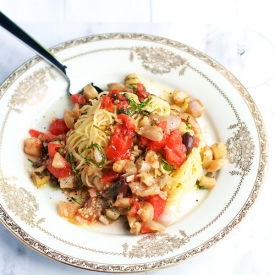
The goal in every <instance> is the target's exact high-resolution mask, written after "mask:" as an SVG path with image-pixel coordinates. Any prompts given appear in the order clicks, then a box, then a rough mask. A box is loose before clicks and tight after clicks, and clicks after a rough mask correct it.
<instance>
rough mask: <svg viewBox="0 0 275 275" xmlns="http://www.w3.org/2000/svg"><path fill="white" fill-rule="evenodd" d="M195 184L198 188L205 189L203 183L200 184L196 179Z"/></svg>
mask: <svg viewBox="0 0 275 275" xmlns="http://www.w3.org/2000/svg"><path fill="white" fill-rule="evenodd" d="M196 185H197V186H198V188H199V189H201V190H205V189H206V188H205V187H204V186H203V185H200V181H199V180H197V181H196Z"/></svg>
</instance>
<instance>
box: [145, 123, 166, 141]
mask: <svg viewBox="0 0 275 275" xmlns="http://www.w3.org/2000/svg"><path fill="white" fill-rule="evenodd" d="M140 135H141V136H143V137H146V138H148V139H150V140H153V141H161V140H162V138H163V131H162V128H160V127H158V126H144V127H142V128H140Z"/></svg>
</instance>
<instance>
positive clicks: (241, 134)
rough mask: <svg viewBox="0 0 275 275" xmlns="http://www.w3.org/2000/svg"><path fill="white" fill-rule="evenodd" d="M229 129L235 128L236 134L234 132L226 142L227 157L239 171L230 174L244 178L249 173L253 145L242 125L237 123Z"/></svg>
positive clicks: (247, 131)
mask: <svg viewBox="0 0 275 275" xmlns="http://www.w3.org/2000/svg"><path fill="white" fill-rule="evenodd" d="M229 128H230V129H234V128H237V132H234V136H233V137H231V138H229V139H228V140H227V142H226V147H227V151H228V157H229V159H230V162H231V163H234V164H235V167H236V168H238V169H239V171H235V170H234V171H231V172H230V174H231V175H241V176H245V175H247V174H248V173H249V171H250V168H251V165H252V163H253V157H254V149H255V145H254V144H253V140H252V137H251V135H250V132H249V130H248V128H247V126H246V125H245V124H244V123H238V124H237V125H232V126H230V127H229Z"/></svg>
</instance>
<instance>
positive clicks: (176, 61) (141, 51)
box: [0, 34, 267, 272]
mask: <svg viewBox="0 0 275 275" xmlns="http://www.w3.org/2000/svg"><path fill="white" fill-rule="evenodd" d="M106 39H136V40H145V41H152V42H155V43H159V44H164V45H168V46H172V47H174V48H177V49H180V50H183V51H185V52H187V53H189V54H191V55H194V56H196V57H197V58H199V59H201V60H203V61H204V62H206V63H207V64H209V65H210V66H212V67H213V68H215V69H216V70H217V71H218V72H220V73H221V74H222V75H223V76H224V77H225V78H226V79H227V80H228V81H229V82H231V83H232V84H233V86H234V87H235V88H236V89H237V90H238V91H239V92H240V94H241V95H242V97H243V98H244V100H245V101H246V103H247V104H248V106H249V109H250V110H251V112H252V111H253V115H254V116H253V118H254V121H255V125H256V127H257V131H258V133H259V137H260V145H261V160H260V168H259V171H258V174H257V180H256V183H255V185H254V187H253V190H252V192H251V196H250V197H249V199H248V201H247V202H246V204H245V205H244V206H243V207H242V209H241V210H240V211H239V213H238V215H237V216H236V217H235V219H234V220H233V221H232V222H231V223H230V224H228V225H227V226H226V227H225V228H224V229H223V230H222V231H221V232H220V233H218V234H217V235H216V236H214V237H213V238H211V239H210V240H209V241H207V242H206V243H204V244H203V245H200V246H199V247H197V248H195V249H193V250H191V251H188V252H186V253H183V254H180V255H178V256H176V257H173V258H169V259H165V260H162V261H157V262H151V263H149V264H148V263H147V264H138V265H134V266H131V265H125V266H121V265H118V266H109V265H108V266H105V265H101V264H98V263H90V262H85V264H84V262H83V261H82V260H80V261H78V260H77V259H74V258H72V257H68V256H66V255H63V254H60V253H59V252H57V251H54V250H52V249H50V248H48V247H46V246H44V245H42V244H41V243H39V242H37V241H35V240H33V239H32V238H31V237H30V236H28V234H27V233H26V232H25V231H23V230H22V229H20V228H18V227H17V225H16V224H15V223H14V221H13V220H12V219H11V217H9V216H8V215H7V214H6V212H5V211H4V209H2V208H0V209H1V211H0V218H1V220H3V222H4V224H5V225H6V226H7V228H8V229H9V230H11V231H12V233H14V234H15V235H17V236H18V237H19V238H20V239H21V240H23V241H24V242H25V243H26V244H28V245H30V246H31V247H32V248H34V249H36V250H38V251H39V252H42V253H43V254H45V255H46V256H49V257H50V258H53V259H56V260H58V261H61V262H64V263H67V264H71V265H74V266H78V267H81V268H86V269H92V270H96V271H105V272H137V271H145V270H150V269H155V268H160V267H166V266H170V265H173V264H175V263H178V262H182V261H184V260H186V259H188V258H190V257H192V256H194V255H196V254H198V253H200V252H202V251H204V250H205V249H207V248H209V247H211V246H212V245H213V244H214V243H216V242H217V241H219V240H220V239H222V238H223V237H224V236H225V235H227V234H228V233H229V232H230V231H231V230H232V229H233V228H234V227H235V225H236V224H238V223H239V222H240V221H241V220H242V218H243V217H244V216H245V214H246V212H247V211H248V210H249V209H250V207H251V205H252V204H253V203H254V202H255V199H256V198H257V196H258V193H259V189H260V186H261V184H262V182H263V176H264V172H265V166H266V163H267V153H266V151H267V150H266V134H265V131H264V129H263V127H262V125H263V122H262V119H261V115H260V113H259V111H258V109H257V107H256V106H255V103H254V102H253V100H252V98H251V96H250V95H249V94H248V92H247V91H246V90H245V89H244V87H243V86H242V85H241V84H240V83H239V81H238V80H237V79H235V78H234V77H233V76H232V75H231V74H230V73H229V72H228V71H227V70H226V69H224V68H223V67H222V66H221V65H220V64H218V63H217V62H215V61H214V60H212V59H211V58H210V57H207V56H206V55H204V54H203V53H201V52H199V51H197V50H195V49H193V48H191V47H188V46H186V45H184V44H182V43H179V42H176V41H172V40H168V39H165V38H161V37H156V36H151V35H141V34H104V35H96V36H89V37H84V38H80V39H76V40H72V41H68V42H65V43H62V44H61V45H58V46H56V47H54V48H53V49H52V52H54V53H55V52H59V51H61V50H64V49H67V48H70V47H73V46H76V45H81V44H83V43H88V42H92V41H100V40H106ZM124 49H125V48H124ZM128 50H129V49H128ZM90 53H91V52H90ZM90 53H89V52H87V53H83V54H90ZM161 54H162V55H163V54H164V55H166V56H167V59H169V60H171V57H173V58H172V60H173V62H170V64H168V66H159V67H156V66H153V67H152V66H150V64H152V63H153V64H155V62H152V59H154V61H156V60H157V59H158V58H159V55H161ZM135 55H137V56H138V58H139V59H141V60H142V65H143V67H144V68H145V69H146V70H150V71H151V72H152V73H156V74H163V73H167V72H169V70H171V69H176V68H181V69H180V71H179V75H183V74H184V72H185V70H186V69H187V68H190V69H193V70H194V71H196V72H197V73H199V74H200V75H201V76H202V77H204V78H205V79H206V80H207V81H209V82H210V83H211V84H212V85H213V86H214V87H215V88H216V89H217V90H218V91H219V92H220V93H221V94H222V95H223V96H224V97H225V98H226V99H227V100H228V102H229V104H230V106H231V107H232V109H233V111H234V114H235V116H236V118H237V123H236V124H234V125H231V126H230V127H229V128H230V129H237V132H235V133H234V136H233V137H232V138H230V139H229V140H227V142H226V145H227V147H228V149H229V156H230V160H231V162H232V163H235V165H236V168H239V170H238V171H232V172H231V175H240V176H241V180H240V183H239V186H238V187H237V189H236V191H235V193H234V195H233V197H232V198H231V200H230V201H229V202H228V204H227V205H226V206H225V208H224V209H223V210H222V211H221V213H220V214H219V215H218V216H217V217H216V218H215V219H214V220H213V221H211V223H209V224H208V225H206V226H205V227H204V228H202V229H201V230H199V231H197V232H195V233H193V234H192V235H190V236H187V235H186V234H185V233H184V232H183V231H180V234H181V235H182V238H178V239H177V242H178V245H179V246H181V245H183V244H185V243H186V242H187V241H189V240H190V238H191V237H193V236H195V235H197V234H199V233H200V232H201V231H203V230H204V229H205V228H207V227H208V226H210V224H212V223H214V222H215V220H217V219H218V218H219V217H220V216H221V215H222V214H223V212H224V211H226V209H227V208H228V206H229V205H230V203H231V202H232V201H233V199H234V198H235V196H236V195H237V193H238V191H239V189H240V187H241V183H242V181H243V177H245V176H246V175H247V174H248V173H249V171H250V166H251V163H252V159H253V154H252V155H251V154H247V155H245V158H243V155H242V157H241V156H239V155H238V152H236V149H235V148H236V146H237V147H238V146H245V148H250V149H251V150H252V152H253V150H254V145H253V141H252V138H251V137H250V133H249V131H248V129H247V127H246V125H245V123H244V122H241V121H240V118H239V116H238V113H237V111H236V110H235V109H234V107H233V105H232V104H231V103H230V101H229V99H228V98H227V97H226V95H225V94H224V93H223V92H222V91H221V90H220V89H219V87H217V86H216V85H215V84H214V82H212V81H211V79H209V78H208V77H207V76H205V75H203V74H202V73H201V72H200V71H199V70H197V69H196V68H193V67H192V66H190V64H189V63H188V62H187V61H186V60H185V59H182V58H181V57H180V56H179V55H177V56H176V55H174V54H173V53H172V52H170V51H167V50H164V49H161V48H157V47H156V48H153V47H151V48H146V47H136V48H131V49H130V61H132V60H133V58H134V56H135ZM75 57H77V56H75ZM75 57H71V58H75ZM71 58H69V59H71ZM40 60H41V58H39V57H35V58H33V59H31V60H29V61H28V62H26V63H25V64H23V65H22V66H21V67H20V68H19V69H18V70H16V71H15V72H14V73H13V74H11V76H10V77H8V79H7V80H6V81H5V82H4V83H3V84H2V85H1V86H0V98H1V97H2V95H3V94H4V93H5V92H6V91H7V90H8V88H9V87H10V85H11V84H12V83H13V82H14V81H15V80H16V79H17V78H18V77H19V76H21V75H22V74H23V73H24V72H26V71H27V70H28V69H29V68H30V67H32V66H33V65H35V64H37V63H38V62H39V61H40ZM67 60H68V59H67ZM160 68H161V69H160ZM45 72H48V73H49V75H50V76H51V77H52V78H53V77H54V76H53V75H52V74H51V72H50V68H45ZM35 73H36V74H37V75H36V79H37V76H40V78H39V77H38V79H40V80H41V79H44V80H43V81H45V78H43V77H41V76H42V75H43V70H42V71H39V72H35ZM27 81H29V79H28V80H27ZM23 87H24V85H23ZM16 92H17V91H16ZM16 92H15V93H16ZM20 94H22V93H20ZM15 98H16V97H13V98H12V100H11V102H10V106H9V107H10V111H12V110H14V111H17V112H20V109H18V108H15V106H16V105H22V104H24V100H23V101H22V99H21V100H20V101H13V99H15ZM23 99H25V98H24V97H23ZM27 101H28V99H26V102H27ZM240 137H242V139H245V143H242V144H240V142H239V140H240ZM233 144H234V146H232V145H233ZM238 148H240V147H238ZM242 148H243V147H242ZM243 160H245V161H243ZM1 174H2V171H1ZM1 176H2V175H1ZM7 184H8V183H7V181H6V179H3V177H1V178H0V190H1V188H2V191H3V188H6V187H7ZM10 187H11V185H10ZM10 189H11V190H12V189H13V188H10ZM15 192H19V193H20V195H21V196H22V194H23V197H24V195H26V193H25V192H27V191H26V190H16V191H15ZM23 204H24V202H23ZM32 206H33V208H32V209H31V210H30V212H32V211H33V213H32V214H34V213H35V211H36V209H37V205H36V201H35V198H34V200H33V204H32ZM14 211H16V210H14ZM18 214H19V213H18ZM21 215H22V213H21ZM31 216H32V217H33V215H31ZM22 217H23V216H22ZM22 219H25V216H24V217H23V218H22ZM26 221H27V220H26ZM42 222H43V219H39V220H38V221H37V222H36V223H35V224H34V220H33V219H32V221H29V225H32V226H37V227H40V223H42ZM27 223H28V222H27ZM19 229H20V230H19ZM40 230H43V228H40ZM53 237H54V236H53ZM158 238H160V241H163V240H165V239H167V238H168V239H167V240H168V243H167V244H169V236H168V234H166V233H163V234H155V235H149V236H145V237H143V238H142V239H141V240H140V241H139V242H138V245H137V246H135V247H132V250H130V251H128V246H127V244H125V245H124V246H123V255H124V256H128V257H137V258H140V257H141V253H142V256H145V257H146V255H147V257H149V256H148V255H149V254H146V251H147V250H148V249H149V252H150V251H151V252H152V249H153V250H155V249H156V248H157V247H159V246H158V245H157V246H155V247H154V246H152V243H156V244H158V240H157V239H158ZM170 238H171V237H170ZM61 241H62V240H61ZM172 243H174V242H172ZM175 243H176V242H175ZM38 244H39V245H38ZM142 247H143V248H144V247H145V249H142ZM173 248H176V247H170V249H173ZM84 249H85V248H84ZM50 251H51V252H50ZM98 252H100V251H98ZM101 253H106V252H104V251H102V252H101ZM144 253H145V254H144ZM165 253H166V251H161V250H160V251H158V252H157V254H156V255H158V256H159V255H164V254H165ZM107 254H109V253H108V252H107ZM110 254H112V253H110ZM61 258H62V259H61ZM126 266H127V267H126Z"/></svg>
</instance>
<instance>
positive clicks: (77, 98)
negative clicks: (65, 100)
mask: <svg viewBox="0 0 275 275" xmlns="http://www.w3.org/2000/svg"><path fill="white" fill-rule="evenodd" d="M71 101H72V103H73V104H75V103H78V104H80V105H85V104H87V100H86V98H85V97H84V96H83V95H81V94H74V95H71Z"/></svg>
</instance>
